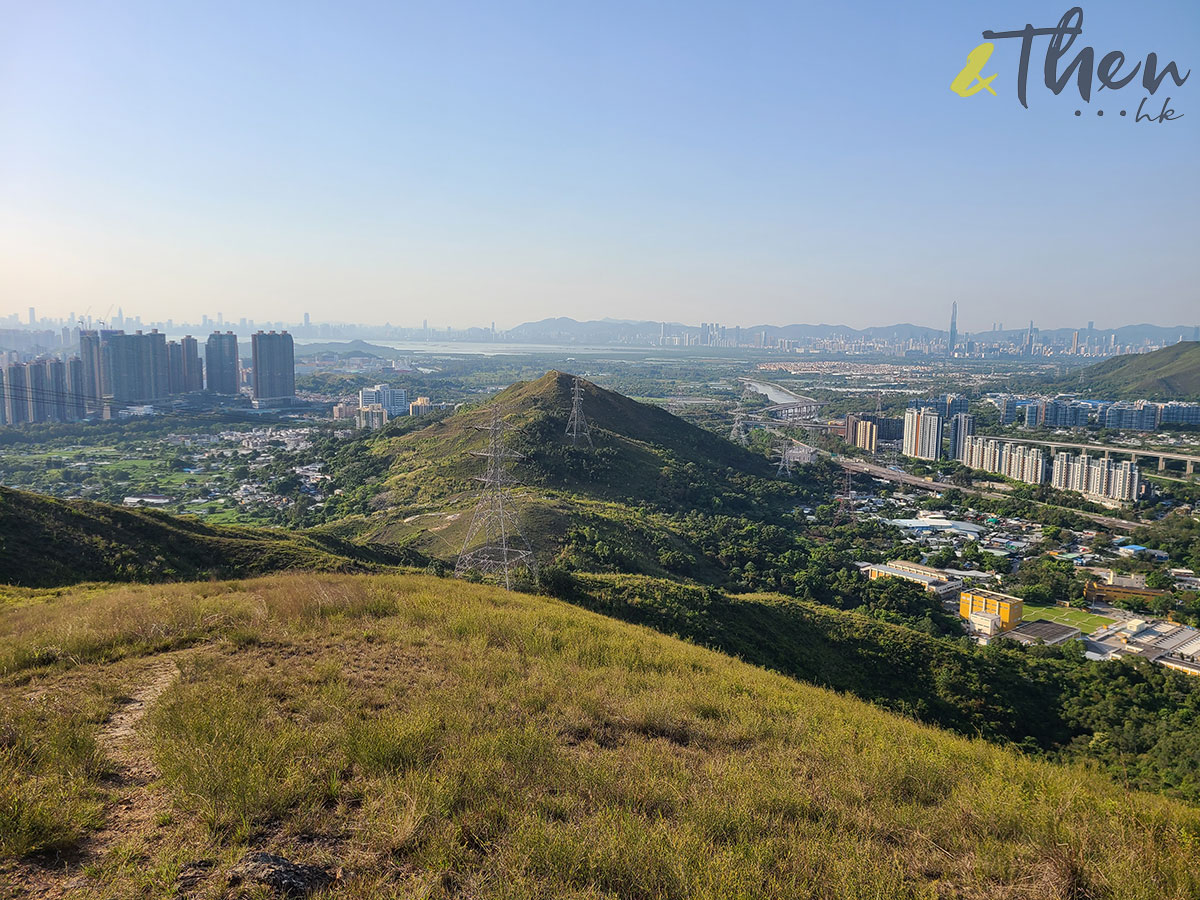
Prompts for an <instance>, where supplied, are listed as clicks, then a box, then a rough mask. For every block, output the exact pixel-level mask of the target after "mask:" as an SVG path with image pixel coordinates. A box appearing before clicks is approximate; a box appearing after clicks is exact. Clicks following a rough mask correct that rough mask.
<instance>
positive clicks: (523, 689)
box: [0, 575, 1200, 900]
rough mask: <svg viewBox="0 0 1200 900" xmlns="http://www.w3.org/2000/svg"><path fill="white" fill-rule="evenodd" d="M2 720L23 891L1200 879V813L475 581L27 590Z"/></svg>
mask: <svg viewBox="0 0 1200 900" xmlns="http://www.w3.org/2000/svg"><path fill="white" fill-rule="evenodd" d="M167 650H170V652H164V651H167ZM878 665H879V666H880V668H881V671H882V670H886V667H887V665H888V661H887V659H886V658H882V659H880V660H879V663H878ZM131 701H132V702H131ZM0 719H2V720H0V734H2V735H3V736H4V743H3V745H2V748H0V750H2V752H0V857H3V859H0V881H3V882H4V883H5V885H6V887H7V890H8V893H9V895H10V896H16V897H35V896H59V895H61V894H62V892H63V891H64V890H65V891H67V892H76V893H78V894H80V895H86V896H97V897H99V896H164V897H165V896H213V897H215V896H231V895H234V894H236V893H237V891H241V892H243V893H245V892H246V891H249V892H250V893H249V894H248V896H269V895H270V894H269V892H268V891H266V889H265V888H263V887H262V886H259V885H254V884H246V883H244V882H243V883H241V884H240V885H232V884H231V882H232V881H233V880H234V877H235V871H237V867H236V864H237V862H238V860H240V859H242V858H243V857H244V856H246V854H247V853H250V852H260V851H266V852H269V853H273V854H278V855H281V856H283V857H286V858H288V859H291V860H293V861H295V862H297V863H302V864H305V865H308V866H312V867H315V868H314V869H306V870H303V871H304V872H305V873H306V874H307V875H308V876H309V877H313V878H317V879H322V880H325V881H332V882H333V884H332V888H331V890H330V892H329V894H328V896H333V897H336V896H346V897H355V898H365V900H383V898H387V897H396V896H421V897H429V898H451V897H477V898H490V897H505V898H533V897H574V898H585V897H587V898H666V900H682V898H728V897H746V898H751V897H754V898H757V897H805V898H828V900H834V898H839V900H840V898H868V897H870V898H884V897H887V898H900V900H917V898H928V900H933V898H938V897H947V898H948V897H978V898H1042V897H1045V898H1060V897H1061V898H1084V897H1086V898H1096V900H1101V898H1104V900H1124V898H1131V900H1132V898H1138V900H1141V898H1146V900H1149V898H1155V900H1190V898H1194V897H1196V896H1198V895H1200V871H1198V870H1197V868H1196V865H1195V847H1196V846H1197V842H1198V841H1200V811H1197V809H1196V808H1194V807H1189V806H1186V805H1184V804H1181V803H1179V802H1177V801H1172V800H1169V799H1167V798H1164V797H1157V796H1149V795H1144V794H1140V793H1137V792H1136V791H1128V790H1126V789H1124V788H1122V787H1121V786H1120V785H1119V784H1117V783H1115V782H1114V781H1112V780H1110V779H1109V778H1107V777H1105V776H1104V775H1102V774H1100V773H1097V772H1091V771H1087V770H1085V769H1083V768H1081V767H1078V766H1060V765H1054V764H1050V763H1047V762H1042V761H1037V760H1032V759H1029V758H1026V757H1023V756H1021V755H1020V754H1018V753H1014V752H1012V751H1009V750H1005V749H1002V748H1000V747H997V746H994V745H991V744H987V743H984V742H981V741H977V740H971V739H967V738H963V737H958V736H954V735H950V734H948V733H946V732H944V731H939V730H936V729H933V728H929V727H925V726H921V725H918V724H916V723H914V722H912V721H910V720H908V719H905V718H902V717H900V716H897V715H895V714H893V713H890V712H887V711H885V710H881V709H878V708H875V707H872V706H871V705H869V704H866V703H863V702H861V701H859V700H855V699H852V698H849V697H846V696H843V695H840V694H837V693H834V692H831V691H828V690H823V689H820V688H815V687H811V686H807V685H803V684H800V683H797V682H795V681H792V680H790V679H788V678H786V677H784V676H782V675H778V674H773V673H769V672H766V671H763V670H762V669H759V668H755V667H753V666H750V665H747V664H745V663H742V662H738V661H735V660H733V659H731V658H730V657H728V656H724V655H721V654H719V653H715V652H712V651H709V650H705V649H702V648H700V647H697V646H694V645H691V644H687V643H683V642H681V641H678V640H675V639H672V638H669V637H666V636H664V635H661V634H658V633H655V632H653V631H649V630H646V629H644V628H640V627H636V626H632V625H628V624H624V623H619V622H614V621H612V620H610V619H606V618H603V617H600V616H597V615H595V614H593V613H590V612H587V611H584V610H580V609H578V608H576V607H572V606H570V605H567V604H563V603H560V602H556V601H552V600H546V599H544V598H538V597H531V596H526V595H521V594H507V593H503V592H500V591H498V590H496V589H493V588H489V587H486V586H482V585H471V584H466V583H463V582H457V581H446V580H439V579H433V578H429V577H422V576H327V575H317V576H271V577H268V578H260V579H255V580H252V581H247V582H236V583H226V584H217V585H214V584H212V583H197V584H176V585H167V586H155V587H153V588H147V587H138V586H133V587H118V588H113V589H111V590H108V591H96V590H91V591H80V592H77V593H74V594H71V593H66V594H59V595H58V596H56V597H54V598H53V600H52V601H51V602H46V601H41V600H39V599H38V598H37V597H29V598H27V599H26V601H25V602H24V603H22V604H21V605H19V606H12V605H10V606H8V607H3V608H0ZM55 854H57V855H55ZM243 871H244V870H243ZM231 887H232V888H233V892H232V893H231V891H230V888H231ZM256 890H257V891H259V893H257V894H255V893H254V891H256Z"/></svg>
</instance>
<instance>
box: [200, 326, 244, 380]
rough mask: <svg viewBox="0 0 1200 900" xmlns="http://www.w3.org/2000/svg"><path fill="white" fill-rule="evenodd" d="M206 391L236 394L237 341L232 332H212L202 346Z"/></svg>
mask: <svg viewBox="0 0 1200 900" xmlns="http://www.w3.org/2000/svg"><path fill="white" fill-rule="evenodd" d="M204 368H205V370H206V371H207V372H208V390H209V392H210V393H213V394H227V395H230V396H233V395H235V394H237V393H238V380H239V379H238V340H237V335H236V334H234V333H233V332H232V331H226V332H225V333H224V334H222V333H221V332H218V331H214V332H213V333H212V334H210V335H209V336H208V340H207V341H206V342H205V344H204Z"/></svg>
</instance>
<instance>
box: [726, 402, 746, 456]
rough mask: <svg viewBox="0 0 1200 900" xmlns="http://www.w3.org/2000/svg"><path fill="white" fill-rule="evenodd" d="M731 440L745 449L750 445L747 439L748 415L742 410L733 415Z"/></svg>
mask: <svg viewBox="0 0 1200 900" xmlns="http://www.w3.org/2000/svg"><path fill="white" fill-rule="evenodd" d="M729 439H730V440H731V441H733V442H734V443H735V444H741V445H742V446H743V447H745V446H746V445H747V444H748V443H749V440H748V439H747V438H746V414H745V413H744V412H742V411H741V410H740V409H739V410H738V411H737V412H735V413H734V414H733V427H732V428H730V429H729Z"/></svg>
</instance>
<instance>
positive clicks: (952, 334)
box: [946, 300, 958, 356]
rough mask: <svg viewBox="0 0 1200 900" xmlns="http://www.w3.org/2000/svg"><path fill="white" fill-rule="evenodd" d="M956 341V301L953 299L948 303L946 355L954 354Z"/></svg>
mask: <svg viewBox="0 0 1200 900" xmlns="http://www.w3.org/2000/svg"><path fill="white" fill-rule="evenodd" d="M957 343H958V301H957V300H955V301H954V302H953V303H951V304H950V341H949V345H948V347H947V348H946V349H947V353H946V355H947V356H953V355H954V347H955V345H956V344H957Z"/></svg>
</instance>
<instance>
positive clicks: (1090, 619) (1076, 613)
mask: <svg viewBox="0 0 1200 900" xmlns="http://www.w3.org/2000/svg"><path fill="white" fill-rule="evenodd" d="M1024 619H1025V621H1027V622H1038V621H1046V622H1057V623H1058V624H1059V625H1069V626H1071V627H1072V628H1078V629H1079V630H1080V631H1082V632H1083V633H1084V634H1091V633H1092V632H1093V631H1096V630H1097V629H1099V628H1103V627H1104V626H1105V625H1111V624H1112V623H1113V621H1114V620H1113V619H1109V618H1106V617H1105V616H1097V615H1095V614H1094V613H1090V612H1086V611H1084V610H1082V609H1072V608H1070V607H1067V606H1034V605H1033V604H1031V603H1026V604H1025V614H1024Z"/></svg>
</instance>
